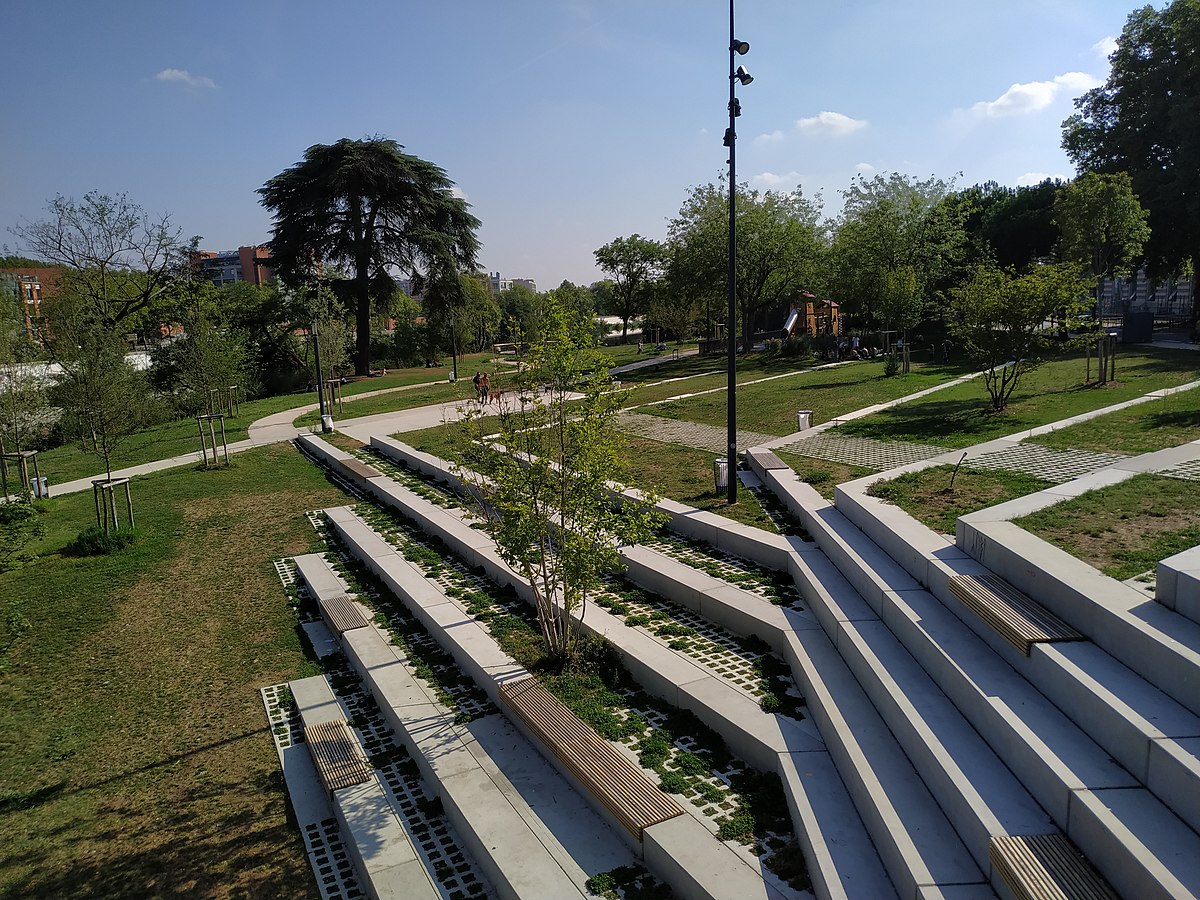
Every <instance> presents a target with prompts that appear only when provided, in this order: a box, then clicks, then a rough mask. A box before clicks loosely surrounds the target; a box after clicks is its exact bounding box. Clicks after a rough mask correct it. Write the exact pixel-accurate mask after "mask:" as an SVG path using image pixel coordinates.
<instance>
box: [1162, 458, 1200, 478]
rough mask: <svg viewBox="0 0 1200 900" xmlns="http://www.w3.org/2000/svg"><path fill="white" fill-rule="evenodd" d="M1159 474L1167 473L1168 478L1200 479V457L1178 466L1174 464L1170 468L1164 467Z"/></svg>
mask: <svg viewBox="0 0 1200 900" xmlns="http://www.w3.org/2000/svg"><path fill="white" fill-rule="evenodd" d="M1158 474H1159V475H1166V476H1167V477H1168V478H1182V479H1185V480H1186V481H1200V459H1193V460H1190V461H1188V462H1184V463H1180V464H1179V465H1177V466H1172V467H1171V468H1169V469H1163V470H1162V471H1161V472H1159V473H1158Z"/></svg>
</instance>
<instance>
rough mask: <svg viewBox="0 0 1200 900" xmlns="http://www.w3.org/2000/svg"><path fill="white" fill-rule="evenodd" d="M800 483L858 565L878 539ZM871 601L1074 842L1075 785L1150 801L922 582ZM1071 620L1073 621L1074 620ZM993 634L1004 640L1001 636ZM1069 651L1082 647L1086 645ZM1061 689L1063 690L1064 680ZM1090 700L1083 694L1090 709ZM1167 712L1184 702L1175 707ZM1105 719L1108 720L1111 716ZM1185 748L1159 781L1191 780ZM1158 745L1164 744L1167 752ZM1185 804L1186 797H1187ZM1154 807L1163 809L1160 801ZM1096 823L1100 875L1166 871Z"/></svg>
mask: <svg viewBox="0 0 1200 900" xmlns="http://www.w3.org/2000/svg"><path fill="white" fill-rule="evenodd" d="M770 474H771V473H768V477H769V475H770ZM807 490H808V489H807V486H799V487H798V488H796V487H793V488H792V489H791V490H790V492H789V493H791V495H792V496H793V500H794V502H795V504H796V507H797V508H798V509H799V510H800V511H801V515H802V518H804V520H805V524H806V526H807V527H808V528H809V530H810V532H812V534H813V536H814V538H815V539H816V542H817V544H818V545H819V546H821V547H822V549H825V547H826V546H830V547H832V548H834V552H835V554H836V555H837V557H838V558H839V559H840V560H841V561H842V563H843V566H844V565H851V566H855V567H857V566H865V565H868V564H869V562H870V560H871V559H872V558H873V556H874V554H873V551H872V550H871V547H875V549H876V550H878V547H877V546H876V545H874V543H873V542H872V541H870V539H869V538H867V536H866V535H864V534H862V533H861V532H858V534H857V537H856V536H855V529H854V526H853V525H852V523H849V522H848V520H845V519H844V517H842V522H838V517H839V515H840V514H838V513H837V512H836V511H833V510H831V509H830V508H829V507H828V506H827V505H826V504H824V502H823V501H821V500H820V499H819V498H816V499H815V498H814V497H813V496H812V495H811V494H806V491H807ZM843 523H844V524H843ZM847 545H849V547H848V546H847ZM864 548H865V549H864ZM950 566H958V569H959V570H960V569H961V568H963V567H962V565H961V561H959V560H956V561H955V562H953V563H942V562H941V561H937V560H935V562H934V563H932V564H930V566H929V569H928V570H927V571H928V576H927V577H928V578H929V580H932V581H934V582H935V583H936V582H938V580H939V578H940V579H945V578H946V575H945V570H946V569H949V568H950ZM939 567H941V569H942V572H941V574H940V575H939ZM843 574H845V575H846V577H847V579H848V580H849V581H851V583H854V582H855V581H857V582H858V583H860V584H868V585H871V586H872V587H873V586H874V585H875V584H878V583H879V582H881V581H895V578H894V570H892V569H890V568H887V567H885V574H883V575H879V574H876V576H875V577H871V576H869V575H868V574H867V573H863V572H857V573H856V572H854V571H849V572H847V571H845V569H844V568H843ZM947 592H948V588H947ZM879 602H880V606H879V607H878V609H879V612H880V616H881V618H882V619H883V621H884V623H885V624H886V625H887V626H888V628H889V629H890V630H891V632H892V633H894V634H895V635H896V636H897V637H898V638H899V639H900V640H901V642H902V643H903V645H904V646H905V648H906V649H907V650H908V651H909V653H910V654H911V655H912V656H913V657H914V658H915V659H916V660H917V661H918V662H919V663H920V665H921V667H922V668H923V669H924V670H925V671H926V672H928V673H929V675H930V676H931V677H932V679H933V681H934V682H935V683H936V684H937V685H938V687H939V688H940V689H941V690H942V691H943V692H944V693H945V694H946V695H947V696H948V697H949V698H950V699H951V700H952V701H953V703H954V705H955V706H956V707H957V708H958V710H959V711H960V712H961V713H962V714H963V715H964V716H965V717H966V718H967V719H968V720H969V721H970V722H971V724H972V725H973V726H974V728H975V729H976V730H977V731H978V732H979V733H980V734H981V735H982V736H983V737H984V738H985V739H986V741H987V743H988V744H989V745H990V746H991V747H992V748H994V750H995V752H996V753H997V754H998V755H999V756H1000V757H1001V758H1002V759H1003V760H1004V762H1005V763H1006V765H1007V766H1008V767H1009V768H1010V769H1011V770H1012V771H1013V773H1014V774H1015V775H1016V776H1017V778H1018V779H1019V780H1020V781H1021V783H1022V784H1023V785H1024V786H1025V788H1026V789H1027V790H1028V791H1029V792H1030V793H1031V795H1032V796H1033V797H1034V799H1035V800H1036V801H1037V802H1038V803H1039V804H1040V805H1041V806H1042V807H1043V808H1044V809H1045V810H1046V811H1047V812H1048V813H1049V814H1050V815H1051V817H1052V818H1053V819H1054V821H1055V822H1056V823H1057V824H1058V825H1059V827H1061V828H1062V829H1063V830H1064V831H1066V832H1067V834H1068V835H1069V836H1070V837H1071V838H1072V839H1073V840H1076V842H1077V843H1080V845H1081V846H1082V843H1081V842H1080V841H1079V840H1078V838H1077V833H1076V831H1077V829H1078V828H1080V827H1081V825H1080V820H1078V819H1077V820H1074V821H1073V820H1072V818H1071V810H1072V809H1073V808H1074V807H1073V805H1072V803H1073V799H1074V798H1075V796H1076V795H1077V794H1078V793H1079V792H1081V791H1089V790H1097V791H1104V790H1126V791H1131V790H1132V791H1142V796H1143V797H1144V800H1143V801H1142V802H1143V803H1146V804H1159V801H1158V800H1157V799H1155V798H1154V797H1153V795H1151V794H1150V792H1149V791H1145V790H1144V788H1143V786H1142V784H1141V783H1140V782H1139V781H1138V779H1137V778H1135V777H1134V776H1133V775H1132V774H1131V773H1130V772H1129V771H1127V770H1125V769H1124V768H1122V767H1121V766H1120V765H1118V764H1116V763H1115V762H1114V761H1113V759H1112V758H1111V757H1110V756H1109V754H1108V752H1106V750H1105V749H1103V748H1101V747H1100V746H1098V745H1097V744H1096V742H1095V741H1094V740H1093V739H1092V738H1091V737H1090V736H1089V734H1088V733H1085V731H1084V730H1081V728H1080V727H1079V726H1077V725H1076V724H1075V722H1073V721H1072V720H1071V719H1070V718H1068V717H1067V716H1065V715H1064V714H1063V713H1062V711H1061V710H1059V709H1058V708H1057V707H1056V706H1055V705H1054V704H1053V703H1051V702H1050V701H1049V700H1047V699H1046V697H1045V696H1044V695H1043V694H1042V693H1040V692H1039V691H1038V690H1037V689H1036V688H1034V687H1033V685H1031V684H1030V683H1029V682H1028V681H1026V680H1025V679H1024V678H1022V677H1021V676H1019V675H1018V674H1017V673H1016V672H1015V671H1013V669H1012V667H1011V666H1010V665H1008V664H1007V663H1006V662H1005V661H1003V660H1002V659H1001V658H1000V655H998V653H997V652H994V650H995V645H994V644H989V643H985V642H984V641H983V640H982V639H981V638H980V637H979V636H978V635H977V634H976V633H975V632H974V631H973V630H972V629H971V628H969V627H967V626H966V625H965V624H964V622H963V620H962V619H960V618H959V616H958V615H956V614H955V613H954V612H951V610H950V609H949V608H947V606H945V605H943V604H942V603H941V602H940V601H939V600H938V599H936V598H935V597H934V596H932V595H931V594H930V593H929V592H928V591H925V590H922V589H920V588H919V587H915V586H914V588H913V589H910V590H899V591H886V590H885V591H883V592H882V593H881V594H880V595H879ZM814 612H817V615H818V618H822V616H821V614H820V612H819V611H818V610H815V609H814ZM1055 612H1057V611H1055ZM1068 621H1069V620H1068ZM1071 624H1073V625H1076V627H1078V623H1076V622H1072V623H1071ZM997 640H998V641H999V642H1000V643H1005V642H1004V641H1003V639H1000V638H997ZM840 646H841V642H839V648H840ZM1086 646H1089V645H1088V644H1086V643H1074V644H1045V645H1041V644H1039V645H1037V646H1036V647H1035V649H1034V651H1033V652H1034V654H1035V655H1036V656H1037V657H1038V660H1039V662H1043V661H1045V660H1049V659H1056V658H1057V659H1062V658H1064V657H1063V654H1066V655H1067V657H1069V656H1070V651H1071V650H1075V649H1076V648H1080V647H1086ZM1047 648H1050V649H1047ZM1009 650H1010V651H1011V654H1012V655H1013V656H1016V657H1020V653H1019V652H1018V651H1016V650H1015V649H1014V648H1011V647H1010V648H1009ZM1078 652H1079V653H1080V654H1082V653H1083V652H1086V651H1078ZM1060 671H1061V667H1060ZM1043 681H1044V679H1043ZM1062 690H1063V691H1064V692H1068V689H1067V688H1065V687H1063V688H1062ZM1083 693H1086V691H1084V692H1077V694H1078V696H1082V695H1083ZM810 702H811V701H810ZM1099 705H1100V704H1098V703H1095V702H1091V706H1092V707H1093V708H1094V709H1095V708H1098V707H1099ZM1176 712H1186V711H1181V710H1178V709H1177V710H1176ZM1084 721H1085V723H1086V720H1084ZM1109 721H1110V722H1111V721H1112V718H1111V717H1110V718H1109ZM1087 725H1088V730H1089V731H1090V730H1092V726H1091V725H1090V723H1087ZM1185 730H1187V729H1186V726H1185ZM1188 749H1189V745H1188V744H1186V743H1180V742H1174V743H1171V744H1170V745H1167V746H1163V747H1161V748H1160V749H1159V754H1158V755H1156V759H1159V765H1160V767H1161V768H1160V771H1162V772H1164V773H1166V772H1168V771H1169V772H1170V777H1166V775H1165V774H1164V776H1163V778H1162V781H1163V782H1164V783H1176V782H1182V783H1184V784H1190V783H1192V781H1193V778H1192V769H1193V768H1194V766H1193V764H1192V762H1191V761H1190V760H1188V758H1187V757H1188V756H1190V754H1189V753H1188ZM1168 750H1169V751H1172V752H1170V753H1168V752H1167V751H1168ZM1168 757H1169V759H1168ZM1159 805H1160V806H1161V804H1159ZM1186 805H1187V806H1189V807H1190V806H1191V804H1190V803H1188V804H1186ZM1163 810H1164V812H1166V813H1170V810H1169V809H1167V808H1166V807H1163ZM1096 822H1097V823H1099V824H1095V825H1094V826H1093V831H1092V832H1091V833H1090V834H1091V837H1092V844H1093V845H1094V846H1101V845H1103V846H1104V847H1105V851H1104V854H1103V855H1102V856H1099V857H1097V856H1092V862H1093V863H1094V864H1095V865H1096V867H1097V868H1098V869H1099V870H1100V871H1101V872H1102V873H1103V874H1104V875H1105V876H1106V877H1109V878H1110V879H1111V878H1112V876H1113V875H1114V874H1116V873H1118V872H1124V871H1126V870H1137V871H1141V872H1142V873H1143V875H1145V877H1146V878H1148V879H1150V880H1154V878H1153V876H1152V873H1153V872H1154V871H1155V870H1156V869H1157V868H1163V869H1164V870H1165V871H1167V872H1168V874H1169V873H1170V871H1171V869H1170V866H1171V861H1170V860H1163V859H1159V858H1156V857H1154V856H1153V855H1151V854H1149V853H1148V852H1145V851H1139V850H1138V849H1137V846H1136V844H1137V841H1139V840H1142V839H1144V838H1145V836H1144V835H1138V834H1137V833H1136V831H1133V826H1134V824H1135V823H1129V822H1121V821H1120V819H1119V816H1118V815H1108V816H1107V817H1099V818H1098V819H1097V820H1096ZM1176 822H1178V824H1179V826H1180V827H1182V828H1184V829H1185V830H1186V831H1187V832H1189V833H1191V834H1192V838H1193V839H1196V840H1200V838H1197V837H1196V835H1195V833H1194V832H1192V831H1191V829H1190V828H1188V826H1187V825H1186V824H1184V823H1183V822H1182V821H1179V820H1178V819H1177V818H1176ZM1123 830H1124V831H1126V832H1127V833H1128V834H1129V836H1130V839H1129V840H1121V839H1120V837H1119V834H1120V833H1121V832H1122V831H1123ZM1102 831H1103V832H1105V833H1106V834H1107V835H1108V837H1107V838H1106V839H1103V840H1102V839H1100V838H1098V837H1097V835H1098V834H1099V833H1100V832H1102ZM1179 840H1180V841H1182V842H1184V843H1185V844H1186V843H1187V838H1186V834H1182V833H1181V835H1180V837H1179ZM1197 850H1198V852H1200V844H1197ZM1089 855H1091V854H1089Z"/></svg>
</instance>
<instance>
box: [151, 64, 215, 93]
mask: <svg viewBox="0 0 1200 900" xmlns="http://www.w3.org/2000/svg"><path fill="white" fill-rule="evenodd" d="M154 77H155V78H156V79H158V80H159V81H180V82H183V83H184V84H186V85H187V86H188V87H193V88H215V87H216V86H217V83H216V82H215V81H213V80H212V79H211V78H207V77H205V76H204V75H193V74H192V73H191V72H189V71H188V70H187V69H163V70H162V71H161V72H159V73H158V74H157V75H155V76H154Z"/></svg>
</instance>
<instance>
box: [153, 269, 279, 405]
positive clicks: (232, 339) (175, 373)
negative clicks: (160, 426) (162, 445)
mask: <svg viewBox="0 0 1200 900" xmlns="http://www.w3.org/2000/svg"><path fill="white" fill-rule="evenodd" d="M180 294H181V297H180V300H179V303H178V304H177V305H176V307H175V311H174V315H173V316H172V321H173V322H175V323H178V324H179V325H181V326H182V328H183V334H182V335H181V336H180V337H178V338H177V339H175V340H173V341H168V342H165V343H163V344H160V345H159V346H158V347H157V348H155V350H154V352H153V353H152V355H151V369H150V379H151V383H152V384H153V385H154V387H155V388H156V389H158V390H159V392H160V393H162V394H163V395H165V396H167V397H169V398H170V402H171V404H172V406H174V408H175V409H176V411H177V412H179V413H180V414H181V415H186V416H193V415H197V414H199V413H202V412H207V413H214V412H217V411H218V408H217V406H214V403H213V399H214V394H213V392H214V391H217V392H220V393H221V394H223V393H224V392H225V391H227V390H228V388H229V387H230V386H231V385H237V386H238V387H239V388H241V390H242V391H243V392H244V395H245V396H251V395H253V394H254V393H255V391H254V386H253V385H252V384H251V383H250V380H249V379H250V372H249V368H248V365H247V362H248V360H247V351H246V344H245V338H244V335H243V334H242V333H241V332H240V331H239V330H238V329H235V328H233V327H232V326H231V324H230V322H229V317H228V312H229V310H227V309H226V308H224V307H222V306H220V305H219V304H218V297H219V296H220V293H219V291H218V289H217V288H216V287H214V286H213V285H212V284H211V283H210V282H208V281H206V280H204V279H202V278H200V277H195V278H192V279H191V280H190V281H188V282H187V284H186V285H185V286H183V287H182V288H181V290H180Z"/></svg>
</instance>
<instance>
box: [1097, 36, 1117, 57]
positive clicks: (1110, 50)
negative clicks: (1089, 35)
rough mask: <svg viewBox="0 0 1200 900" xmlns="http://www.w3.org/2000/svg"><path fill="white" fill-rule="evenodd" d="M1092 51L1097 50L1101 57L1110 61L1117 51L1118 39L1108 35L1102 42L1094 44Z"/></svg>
mask: <svg viewBox="0 0 1200 900" xmlns="http://www.w3.org/2000/svg"><path fill="white" fill-rule="evenodd" d="M1092 49H1093V50H1095V51H1096V53H1097V54H1099V55H1100V56H1103V57H1104V58H1105V59H1108V58H1109V57H1110V56H1112V55H1113V54H1114V53H1115V52H1116V50H1117V39H1116V38H1115V37H1113V36H1112V35H1111V34H1110V35H1107V36H1106V37H1102V38H1100V40H1098V41H1096V43H1094V44H1092Z"/></svg>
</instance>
